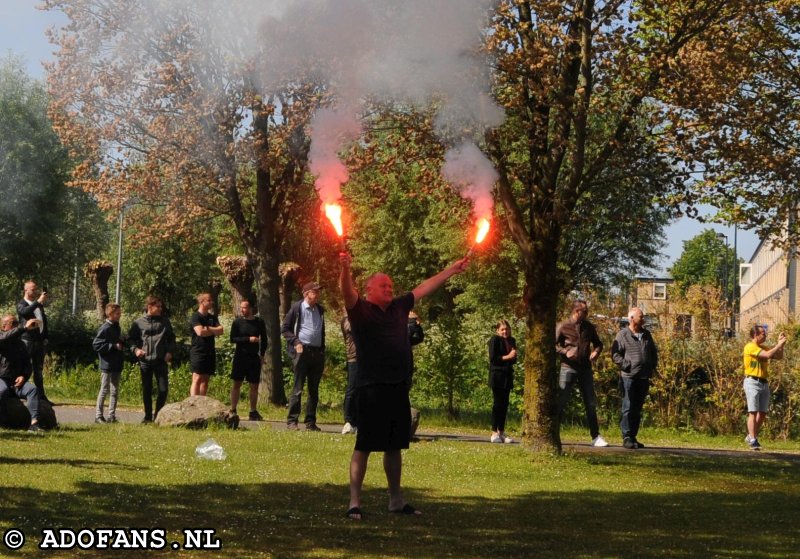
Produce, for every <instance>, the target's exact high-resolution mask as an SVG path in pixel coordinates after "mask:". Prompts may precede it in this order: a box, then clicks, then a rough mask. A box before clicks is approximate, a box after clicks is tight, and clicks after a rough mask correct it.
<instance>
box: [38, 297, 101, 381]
mask: <svg viewBox="0 0 800 559" xmlns="http://www.w3.org/2000/svg"><path fill="white" fill-rule="evenodd" d="M48 311H49V312H48V315H47V321H48V330H49V332H50V336H49V342H48V346H47V347H48V352H49V354H50V360H49V363H50V364H49V367H48V368H50V369H52V370H53V371H58V370H60V369H62V368H69V367H72V366H76V365H88V364H90V363H94V362H95V361H96V360H97V354H96V353H95V352H94V350H93V349H92V340H93V339H94V335H95V333H96V331H97V325H96V324H94V322H90V321H89V319H87V318H86V316H84V315H83V314H77V315H73V314H72V313H71V312H70V311H69V310H68V309H66V308H65V307H63V306H61V307H56V308H51V309H48Z"/></svg>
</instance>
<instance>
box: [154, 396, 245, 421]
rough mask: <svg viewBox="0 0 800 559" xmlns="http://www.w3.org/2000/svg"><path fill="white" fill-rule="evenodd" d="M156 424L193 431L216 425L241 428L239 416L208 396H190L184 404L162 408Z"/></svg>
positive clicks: (178, 403)
mask: <svg viewBox="0 0 800 559" xmlns="http://www.w3.org/2000/svg"><path fill="white" fill-rule="evenodd" d="M155 423H156V425H161V426H169V427H189V428H192V429H204V428H206V427H208V426H209V425H210V424H212V423H216V424H218V425H227V426H228V427H230V428H232V429H236V428H237V427H238V426H239V416H238V415H235V414H234V413H233V412H231V410H230V409H229V408H228V406H226V405H225V404H223V403H222V402H220V401H219V400H215V399H214V398H209V397H208V396H189V397H188V398H186V399H185V400H183V401H182V402H175V403H174V404H167V405H166V406H164V407H163V408H161V410H160V411H159V412H158V416H156V420H155Z"/></svg>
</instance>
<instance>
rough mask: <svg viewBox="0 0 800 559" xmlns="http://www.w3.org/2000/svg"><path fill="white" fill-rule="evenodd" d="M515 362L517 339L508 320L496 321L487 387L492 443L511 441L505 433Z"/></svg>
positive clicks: (491, 341) (490, 352)
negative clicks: (490, 408) (490, 403)
mask: <svg viewBox="0 0 800 559" xmlns="http://www.w3.org/2000/svg"><path fill="white" fill-rule="evenodd" d="M516 362H517V341H516V340H515V339H514V338H513V337H512V336H511V325H509V323H508V321H506V320H500V321H499V322H498V323H497V334H496V335H494V336H492V338H491V339H490V340H489V387H490V388H491V389H492V396H493V397H494V403H493V405H492V436H491V438H490V440H491V442H493V443H510V442H513V441H512V439H511V437H507V436H506V434H505V428H506V414H507V413H508V397H509V395H510V394H511V387H512V386H513V385H514V363H516Z"/></svg>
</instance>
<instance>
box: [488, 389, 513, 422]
mask: <svg viewBox="0 0 800 559" xmlns="http://www.w3.org/2000/svg"><path fill="white" fill-rule="evenodd" d="M510 395H511V388H510V387H509V388H495V387H492V396H493V402H492V431H505V430H506V416H507V415H508V399H509V396H510Z"/></svg>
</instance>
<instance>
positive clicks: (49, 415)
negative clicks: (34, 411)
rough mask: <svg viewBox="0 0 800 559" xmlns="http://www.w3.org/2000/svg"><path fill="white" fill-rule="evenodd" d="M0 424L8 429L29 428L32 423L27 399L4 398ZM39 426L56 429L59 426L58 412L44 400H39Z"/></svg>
mask: <svg viewBox="0 0 800 559" xmlns="http://www.w3.org/2000/svg"><path fill="white" fill-rule="evenodd" d="M0 407H1V408H2V411H0V426H1V427H5V428H7V429H27V428H28V427H30V424H31V414H30V413H29V412H28V407H27V406H26V402H25V400H20V399H19V398H17V397H16V396H9V397H7V398H3V402H2V404H0ZM39 427H41V428H42V429H54V428H55V427H58V421H57V420H56V412H55V411H54V410H53V406H51V405H50V404H49V403H47V402H44V401H41V400H40V401H39Z"/></svg>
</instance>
